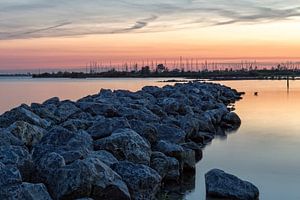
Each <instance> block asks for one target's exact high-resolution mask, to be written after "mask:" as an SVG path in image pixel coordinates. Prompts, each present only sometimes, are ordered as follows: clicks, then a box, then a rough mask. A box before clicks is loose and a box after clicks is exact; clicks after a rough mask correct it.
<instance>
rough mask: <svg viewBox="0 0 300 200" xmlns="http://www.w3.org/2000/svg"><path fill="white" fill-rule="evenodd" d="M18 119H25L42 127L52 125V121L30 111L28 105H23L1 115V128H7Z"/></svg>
mask: <svg viewBox="0 0 300 200" xmlns="http://www.w3.org/2000/svg"><path fill="white" fill-rule="evenodd" d="M16 121H25V122H28V123H30V124H33V125H36V126H39V127H42V128H47V127H48V126H50V122H48V121H47V120H45V119H42V118H40V117H39V116H38V115H36V114H35V113H33V112H32V111H30V108H29V107H28V106H27V105H21V106H20V107H17V108H14V109H12V110H11V111H7V112H5V113H4V114H3V115H1V116H0V128H6V127H8V126H10V125H11V124H13V123H14V122H16Z"/></svg>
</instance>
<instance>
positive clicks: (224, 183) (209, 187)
mask: <svg viewBox="0 0 300 200" xmlns="http://www.w3.org/2000/svg"><path fill="white" fill-rule="evenodd" d="M205 185H206V193H207V195H208V196H210V197H217V198H227V199H237V200H256V199H258V196H259V191H258V189H257V187H256V186H254V185H253V184H252V183H250V182H248V181H243V180H241V179H239V178H238V177H236V176H234V175H231V174H227V173H225V172H224V171H222V170H219V169H213V170H211V171H209V172H208V173H206V174H205Z"/></svg>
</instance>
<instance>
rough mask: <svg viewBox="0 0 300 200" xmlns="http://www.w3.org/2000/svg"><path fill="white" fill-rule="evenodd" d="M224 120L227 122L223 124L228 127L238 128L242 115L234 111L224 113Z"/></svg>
mask: <svg viewBox="0 0 300 200" xmlns="http://www.w3.org/2000/svg"><path fill="white" fill-rule="evenodd" d="M223 121H224V123H225V124H223V126H225V127H226V128H233V129H236V128H238V127H239V126H240V125H241V119H240V117H239V116H238V115H237V114H236V113H234V112H230V113H227V114H226V115H224V117H223Z"/></svg>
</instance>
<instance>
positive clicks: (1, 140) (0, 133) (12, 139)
mask: <svg viewBox="0 0 300 200" xmlns="http://www.w3.org/2000/svg"><path fill="white" fill-rule="evenodd" d="M9 145H14V146H22V145H24V142H22V141H21V140H20V139H18V138H17V137H16V136H14V135H13V134H12V133H11V132H9V131H7V130H6V129H0V146H9Z"/></svg>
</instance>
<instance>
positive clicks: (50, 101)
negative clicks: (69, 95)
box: [43, 97, 60, 105]
mask: <svg viewBox="0 0 300 200" xmlns="http://www.w3.org/2000/svg"><path fill="white" fill-rule="evenodd" d="M59 103H60V100H59V98H58V97H52V98H50V99H47V100H46V101H44V102H43V105H51V104H52V105H59Z"/></svg>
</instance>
